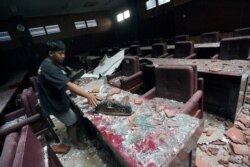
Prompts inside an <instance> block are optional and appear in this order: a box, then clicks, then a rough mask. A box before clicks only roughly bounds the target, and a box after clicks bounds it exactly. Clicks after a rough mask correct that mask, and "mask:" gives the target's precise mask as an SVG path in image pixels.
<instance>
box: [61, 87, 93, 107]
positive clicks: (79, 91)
mask: <svg viewBox="0 0 250 167" xmlns="http://www.w3.org/2000/svg"><path fill="white" fill-rule="evenodd" d="M66 86H67V88H68V89H69V90H70V91H71V92H73V93H75V94H77V95H79V96H82V97H86V98H87V99H88V102H89V104H90V105H91V106H96V105H97V101H96V98H95V96H94V95H92V94H90V93H88V92H86V91H84V90H83V89H82V88H80V87H79V86H77V85H76V84H74V83H72V82H68V83H67V84H66Z"/></svg>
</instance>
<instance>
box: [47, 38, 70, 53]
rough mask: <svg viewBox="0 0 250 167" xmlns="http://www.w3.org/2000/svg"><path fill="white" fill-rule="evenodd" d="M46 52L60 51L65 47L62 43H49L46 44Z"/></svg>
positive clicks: (58, 41)
mask: <svg viewBox="0 0 250 167" xmlns="http://www.w3.org/2000/svg"><path fill="white" fill-rule="evenodd" d="M46 47H47V51H48V52H49V51H60V50H65V48H66V46H65V44H64V43H63V41H60V40H57V41H49V42H47V43H46Z"/></svg>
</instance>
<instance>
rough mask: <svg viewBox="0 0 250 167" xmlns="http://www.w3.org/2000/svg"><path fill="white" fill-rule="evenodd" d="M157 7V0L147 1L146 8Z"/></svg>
mask: <svg viewBox="0 0 250 167" xmlns="http://www.w3.org/2000/svg"><path fill="white" fill-rule="evenodd" d="M155 7H156V0H148V1H146V9H147V10H149V9H152V8H155Z"/></svg>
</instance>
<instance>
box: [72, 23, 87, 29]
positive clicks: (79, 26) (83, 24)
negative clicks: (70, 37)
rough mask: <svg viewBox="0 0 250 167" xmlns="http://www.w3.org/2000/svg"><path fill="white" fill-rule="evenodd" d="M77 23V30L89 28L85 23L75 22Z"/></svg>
mask: <svg viewBox="0 0 250 167" xmlns="http://www.w3.org/2000/svg"><path fill="white" fill-rule="evenodd" d="M74 23H75V27H76V29H78V30H79V29H83V28H87V25H86V22H85V21H77V22H74Z"/></svg>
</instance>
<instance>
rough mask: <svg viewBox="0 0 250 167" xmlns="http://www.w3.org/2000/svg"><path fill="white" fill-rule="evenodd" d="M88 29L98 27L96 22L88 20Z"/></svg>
mask: <svg viewBox="0 0 250 167" xmlns="http://www.w3.org/2000/svg"><path fill="white" fill-rule="evenodd" d="M87 26H88V27H97V23H96V20H87Z"/></svg>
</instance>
